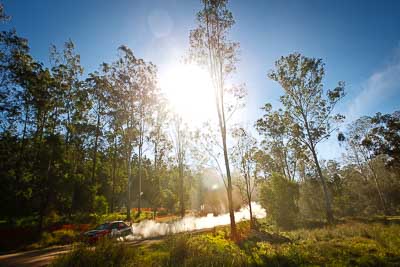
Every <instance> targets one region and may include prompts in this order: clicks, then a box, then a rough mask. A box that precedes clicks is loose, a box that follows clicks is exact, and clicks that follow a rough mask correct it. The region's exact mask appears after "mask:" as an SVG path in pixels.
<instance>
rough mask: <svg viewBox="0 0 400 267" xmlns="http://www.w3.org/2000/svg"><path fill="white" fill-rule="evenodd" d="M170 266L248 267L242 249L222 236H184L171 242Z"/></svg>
mask: <svg viewBox="0 0 400 267" xmlns="http://www.w3.org/2000/svg"><path fill="white" fill-rule="evenodd" d="M169 247H170V248H171V249H170V258H169V262H168V264H167V265H169V266H246V265H247V257H246V255H245V253H244V252H243V251H241V250H240V248H239V247H238V246H237V245H236V244H235V243H233V242H232V241H230V240H226V239H224V238H222V237H221V236H212V235H198V236H187V235H182V236H179V237H176V238H173V239H172V240H170V241H169Z"/></svg>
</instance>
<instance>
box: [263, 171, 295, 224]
mask: <svg viewBox="0 0 400 267" xmlns="http://www.w3.org/2000/svg"><path fill="white" fill-rule="evenodd" d="M298 198H299V186H298V184H297V183H296V182H293V181H289V180H287V179H286V178H285V177H283V176H282V175H280V174H277V173H273V174H272V175H271V176H270V178H269V179H268V180H267V181H266V182H264V183H263V184H262V185H261V188H260V200H261V204H262V206H263V207H264V208H265V209H266V211H267V216H270V217H271V218H272V220H274V221H275V222H276V224H277V225H278V226H280V227H283V228H286V229H290V228H293V227H294V226H295V225H296V222H297V219H298V207H297V201H298Z"/></svg>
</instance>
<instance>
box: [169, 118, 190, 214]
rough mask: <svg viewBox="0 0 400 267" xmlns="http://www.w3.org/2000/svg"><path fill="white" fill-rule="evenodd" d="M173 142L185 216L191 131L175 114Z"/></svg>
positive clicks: (181, 207)
mask: <svg viewBox="0 0 400 267" xmlns="http://www.w3.org/2000/svg"><path fill="white" fill-rule="evenodd" d="M172 128H173V129H172V138H171V139H172V143H173V150H174V157H175V161H176V164H177V167H178V192H179V206H180V214H181V217H184V216H185V179H184V171H185V164H186V163H187V162H186V159H187V156H188V155H187V154H188V153H187V152H188V150H189V138H190V136H189V134H190V133H189V132H188V131H187V129H188V127H187V125H185V124H184V123H183V120H182V118H180V117H179V116H178V115H175V116H174V118H173V127H172Z"/></svg>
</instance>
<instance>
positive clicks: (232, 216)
mask: <svg viewBox="0 0 400 267" xmlns="http://www.w3.org/2000/svg"><path fill="white" fill-rule="evenodd" d="M221 134H222V143H223V149H224V161H225V168H226V178H227V180H228V188H227V193H228V206H229V218H230V222H231V236H232V238H233V239H236V238H237V231H236V222H235V212H234V210H233V198H232V178H231V170H230V167H229V158H228V147H227V145H226V131H225V129H224V131H221Z"/></svg>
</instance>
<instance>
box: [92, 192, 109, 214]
mask: <svg viewBox="0 0 400 267" xmlns="http://www.w3.org/2000/svg"><path fill="white" fill-rule="evenodd" d="M94 210H95V211H96V213H97V214H99V215H103V214H106V213H107V212H108V203H107V199H106V198H105V196H96V197H95V198H94Z"/></svg>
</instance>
